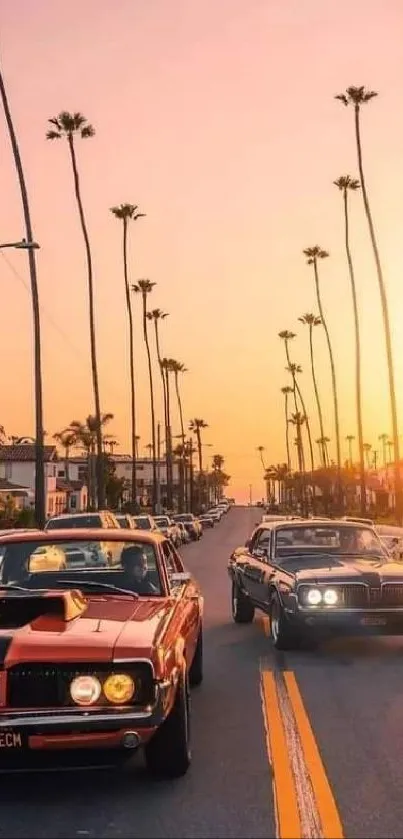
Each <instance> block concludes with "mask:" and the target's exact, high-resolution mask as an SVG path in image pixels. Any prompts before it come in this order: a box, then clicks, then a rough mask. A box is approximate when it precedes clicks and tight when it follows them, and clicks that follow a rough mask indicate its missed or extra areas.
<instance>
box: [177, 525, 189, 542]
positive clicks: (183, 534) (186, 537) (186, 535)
mask: <svg viewBox="0 0 403 839" xmlns="http://www.w3.org/2000/svg"><path fill="white" fill-rule="evenodd" d="M176 524H177V526H178V527H179V530H180V532H181V544H182V545H187V544H188V542H190V533H188V531H187V530H186V527H185V525H184V523H183V521H177V522H176Z"/></svg>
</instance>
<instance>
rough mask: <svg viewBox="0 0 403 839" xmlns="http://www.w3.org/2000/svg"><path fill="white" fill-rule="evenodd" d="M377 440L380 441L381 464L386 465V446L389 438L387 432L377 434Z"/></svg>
mask: <svg viewBox="0 0 403 839" xmlns="http://www.w3.org/2000/svg"><path fill="white" fill-rule="evenodd" d="M378 440H379V442H380V443H382V459H383V465H384V466H386V464H387V454H386V446H387V444H388V440H389V434H379V437H378Z"/></svg>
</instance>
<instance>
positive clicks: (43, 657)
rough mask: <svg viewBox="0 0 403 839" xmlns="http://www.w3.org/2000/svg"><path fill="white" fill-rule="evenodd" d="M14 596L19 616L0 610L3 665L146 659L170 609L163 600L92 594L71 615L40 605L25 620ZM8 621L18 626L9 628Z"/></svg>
mask: <svg viewBox="0 0 403 839" xmlns="http://www.w3.org/2000/svg"><path fill="white" fill-rule="evenodd" d="M65 594H66V593H64V595H65ZM33 599H34V598H31V600H33ZM43 599H44V598H43ZM19 600H20V602H19V604H18V609H19V612H17V615H18V614H19V615H20V617H18V620H17V619H15V618H14V619H13V618H10V616H9V617H8V618H7V619H6V620H3V619H2V614H1V612H2V610H1V611H0V665H1V664H3V665H4V666H6V667H11V666H12V665H13V664H17V663H20V662H27V661H29V662H31V661H40V662H55V661H58V662H68V661H74V662H78V661H111V660H113V659H118V658H132V657H133V656H135V657H140V658H149V657H150V656H151V654H152V650H153V649H155V647H156V646H157V645H158V639H159V636H160V634H161V632H162V631H163V629H164V626H165V625H166V622H167V620H168V619H169V616H170V613H171V609H172V602H171V601H170V600H169V599H168V598H158V600H157V599H156V598H145V597H144V598H140V599H139V600H136V601H133V600H131V599H130V600H129V599H126V598H124V597H114V596H109V595H96V596H95V595H94V596H90V597H85V598H83V602H84V605H83V604H81V606H80V608H79V609H76V614H72V615H71V614H70V615H69V614H65V615H63V614H57V613H56V614H52V613H51V611H50V612H47V610H46V609H43V608H42V610H40V609H36V611H37V612H39V614H37V616H34V617H33V618H31V619H30V618H29V616H28V613H26V618H25V616H24V614H22V615H21V609H24V608H26V606H25V605H24V603H22V602H21V599H20V598H19ZM23 600H24V601H25V602H27V601H28V600H29V598H24V599H23ZM36 600H38V598H36ZM53 600H56V598H53ZM41 612H42V613H41ZM11 622H13V623H14V624H15V623H18V625H17V626H15V625H14V626H11V627H10V625H9V624H10V623H11ZM5 624H8V625H5Z"/></svg>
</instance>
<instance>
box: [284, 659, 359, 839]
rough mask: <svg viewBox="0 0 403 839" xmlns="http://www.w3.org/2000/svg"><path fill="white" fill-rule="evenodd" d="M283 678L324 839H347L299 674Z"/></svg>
mask: <svg viewBox="0 0 403 839" xmlns="http://www.w3.org/2000/svg"><path fill="white" fill-rule="evenodd" d="M283 675H284V680H285V684H286V688H287V692H288V696H289V699H290V702H291V706H292V709H293V712H294V717H295V723H296V726H297V729H298V732H299V735H300V738H301V743H302V749H303V753H304V758H305V763H306V767H307V769H308V772H309V775H310V778H311V782H312V785H313V789H314V792H315V798H316V804H317V808H318V813H319V816H320V820H321V823H322V836H323V837H324V839H343V837H344V833H343V827H342V824H341V820H340V816H339V812H338V809H337V806H336V802H335V799H334V796H333V793H332V790H331V787H330V784H329V781H328V778H327V774H326V770H325V767H324V765H323V762H322V758H321V756H320V753H319V749H318V746H317V743H316V740H315V736H314V733H313V731H312V726H311V724H310V722H309V718H308V714H307V712H306V710H305V707H304V703H303V701H302V697H301V693H300V690H299V687H298V684H297V680H296V678H295V674H294V673H292V672H291V671H285V672H284V674H283Z"/></svg>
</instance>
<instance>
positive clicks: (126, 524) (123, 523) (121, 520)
mask: <svg viewBox="0 0 403 839" xmlns="http://www.w3.org/2000/svg"><path fill="white" fill-rule="evenodd" d="M116 518H117V520H118V522H119V524H120V526H121V527H125V528H127V529H130V524H129V521H128V519H127V518H126V516H116Z"/></svg>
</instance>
